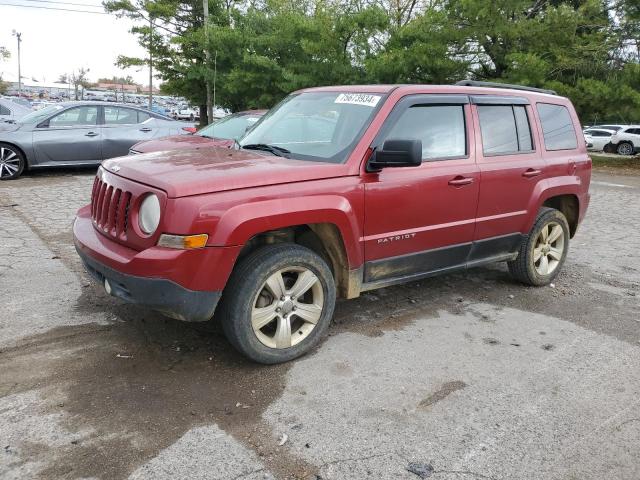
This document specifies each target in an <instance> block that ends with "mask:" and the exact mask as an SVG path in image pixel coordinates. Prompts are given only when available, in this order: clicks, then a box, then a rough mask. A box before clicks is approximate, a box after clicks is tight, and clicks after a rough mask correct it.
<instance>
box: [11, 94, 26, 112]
mask: <svg viewBox="0 0 640 480" xmlns="http://www.w3.org/2000/svg"><path fill="white" fill-rule="evenodd" d="M9 98H10V99H11V101H12V102H15V103H17V104H19V105H22V106H23V107H25V108H29V109H31V102H30V101H29V100H27V99H26V98H23V97H18V96H12V97H9Z"/></svg>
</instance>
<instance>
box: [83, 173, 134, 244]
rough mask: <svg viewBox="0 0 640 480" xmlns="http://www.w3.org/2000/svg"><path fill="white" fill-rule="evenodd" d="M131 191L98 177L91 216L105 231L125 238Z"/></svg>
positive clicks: (92, 194) (96, 224) (93, 191)
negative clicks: (114, 185)
mask: <svg viewBox="0 0 640 480" xmlns="http://www.w3.org/2000/svg"><path fill="white" fill-rule="evenodd" d="M130 203H131V192H127V191H124V190H121V189H120V188H114V187H113V186H112V185H108V184H107V183H106V182H103V181H102V180H100V179H99V178H98V177H96V179H95V180H94V181H93V189H92V191H91V218H92V219H93V223H94V225H95V226H96V227H97V228H99V229H100V230H101V231H102V232H103V233H105V234H107V235H110V236H112V237H117V238H121V239H123V240H125V239H126V238H127V227H128V225H129V206H130Z"/></svg>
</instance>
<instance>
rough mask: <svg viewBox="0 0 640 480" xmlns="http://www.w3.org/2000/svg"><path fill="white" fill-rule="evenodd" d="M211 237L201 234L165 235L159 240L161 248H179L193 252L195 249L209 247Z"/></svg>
mask: <svg viewBox="0 0 640 480" xmlns="http://www.w3.org/2000/svg"><path fill="white" fill-rule="evenodd" d="M208 238H209V235H207V234H206V233H201V234H199V235H169V234H167V233H163V234H162V235H160V239H159V240H158V246H159V247H166V248H179V249H182V250H192V249H194V248H204V247H205V246H206V245H207V239H208Z"/></svg>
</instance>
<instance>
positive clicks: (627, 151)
mask: <svg viewBox="0 0 640 480" xmlns="http://www.w3.org/2000/svg"><path fill="white" fill-rule="evenodd" d="M618 150H619V151H620V153H621V154H622V155H631V145H629V144H628V143H623V144H622V145H620V147H618Z"/></svg>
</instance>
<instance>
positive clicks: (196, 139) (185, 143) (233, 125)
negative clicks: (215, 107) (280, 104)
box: [129, 110, 267, 155]
mask: <svg viewBox="0 0 640 480" xmlns="http://www.w3.org/2000/svg"><path fill="white" fill-rule="evenodd" d="M266 112H267V111H266V110H249V111H246V112H238V113H234V114H232V115H229V116H228V117H224V118H222V119H220V120H216V121H215V122H213V123H212V124H211V125H207V126H206V127H204V128H203V129H202V130H200V131H198V132H196V133H194V134H193V135H187V136H185V135H174V136H171V137H164V138H158V139H153V140H145V141H143V142H140V143H136V144H135V145H134V146H133V147H131V149H130V150H129V153H130V154H134V155H135V154H138V153H149V152H158V151H161V150H186V149H190V148H197V147H201V146H204V145H217V146H219V147H231V146H232V145H233V144H234V142H235V141H236V140H238V139H240V138H241V137H242V136H243V135H244V134H245V133H246V132H247V131H248V130H249V129H250V128H251V127H252V126H253V125H254V124H255V123H256V122H257V121H258V120H260V117H262V116H263V115H264V114H265V113H266Z"/></svg>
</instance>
